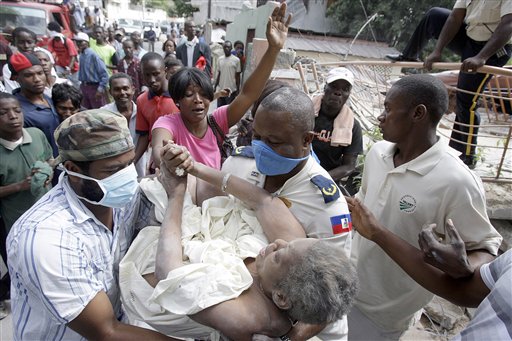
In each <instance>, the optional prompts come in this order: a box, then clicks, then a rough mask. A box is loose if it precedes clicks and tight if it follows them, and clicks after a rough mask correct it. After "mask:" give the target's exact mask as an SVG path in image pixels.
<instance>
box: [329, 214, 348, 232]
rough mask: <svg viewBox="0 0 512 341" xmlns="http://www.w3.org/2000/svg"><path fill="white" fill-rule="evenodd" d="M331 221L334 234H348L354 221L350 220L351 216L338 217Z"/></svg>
mask: <svg viewBox="0 0 512 341" xmlns="http://www.w3.org/2000/svg"><path fill="white" fill-rule="evenodd" d="M330 219H331V226H332V233H333V234H340V233H346V232H350V231H351V230H352V219H351V218H350V214H342V215H337V216H335V217H331V218H330Z"/></svg>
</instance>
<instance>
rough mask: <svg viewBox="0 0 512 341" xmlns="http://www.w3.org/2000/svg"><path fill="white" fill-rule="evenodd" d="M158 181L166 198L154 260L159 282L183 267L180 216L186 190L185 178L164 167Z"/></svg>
mask: <svg viewBox="0 0 512 341" xmlns="http://www.w3.org/2000/svg"><path fill="white" fill-rule="evenodd" d="M158 179H159V180H160V183H161V184H162V186H163V187H164V188H165V191H166V192H167V197H168V204H167V209H166V211H165V215H164V219H163V221H162V226H161V228H160V236H159V238H158V246H157V251H156V260H155V276H156V279H157V281H161V280H162V279H165V278H166V277H167V274H168V273H169V271H171V270H174V269H176V268H179V267H180V266H182V265H183V250H182V247H181V216H182V214H183V200H184V199H185V192H186V190H187V177H186V176H184V177H179V176H177V175H175V174H172V173H171V172H170V171H169V170H168V169H167V168H166V167H161V168H160V173H159V174H158Z"/></svg>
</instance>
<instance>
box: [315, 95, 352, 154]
mask: <svg viewBox="0 0 512 341" xmlns="http://www.w3.org/2000/svg"><path fill="white" fill-rule="evenodd" d="M322 98H324V95H323V94H322V95H319V96H315V97H313V98H312V99H311V100H312V101H313V105H314V107H315V116H318V113H319V112H320V107H321V106H322ZM353 127H354V112H353V111H352V109H350V107H349V106H348V105H347V104H346V103H345V104H344V105H343V107H342V108H341V110H340V112H339V113H338V115H337V116H336V118H335V119H334V123H333V127H332V132H331V146H333V147H339V146H342V147H346V146H350V144H351V143H352V128H353Z"/></svg>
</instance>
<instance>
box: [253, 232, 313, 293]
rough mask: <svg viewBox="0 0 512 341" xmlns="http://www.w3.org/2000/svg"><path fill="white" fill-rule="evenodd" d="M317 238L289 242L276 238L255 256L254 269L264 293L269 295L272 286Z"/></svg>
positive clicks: (286, 273)
mask: <svg viewBox="0 0 512 341" xmlns="http://www.w3.org/2000/svg"><path fill="white" fill-rule="evenodd" d="M317 241H318V240H317V239H314V238H300V239H295V240H293V241H291V242H286V241H284V240H282V239H276V241H275V242H273V243H270V244H269V245H267V246H266V247H265V248H263V249H261V251H260V253H259V254H258V255H257V256H256V270H257V271H258V276H259V280H260V284H261V288H262V289H263V291H264V292H265V294H266V295H267V296H269V297H271V293H272V290H273V288H274V287H275V285H276V284H277V283H279V282H280V281H281V280H282V279H283V278H285V277H286V276H287V275H288V271H289V269H290V267H291V266H292V265H295V264H296V263H297V262H298V261H300V259H301V257H302V256H303V255H304V254H305V253H306V252H307V250H308V249H309V248H310V247H311V246H312V245H313V244H314V243H316V242H317Z"/></svg>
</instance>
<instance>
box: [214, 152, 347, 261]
mask: <svg viewBox="0 0 512 341" xmlns="http://www.w3.org/2000/svg"><path fill="white" fill-rule="evenodd" d="M250 149H251V147H238V148H236V149H235V152H234V154H233V155H234V156H232V157H229V158H228V159H227V160H226V162H225V163H224V165H223V166H222V170H223V171H224V172H230V173H232V174H234V175H236V176H238V177H241V178H242V179H246V180H248V181H249V182H251V183H252V184H255V185H257V186H258V187H261V188H263V186H264V184H265V175H263V174H261V173H260V172H259V171H258V169H257V168H256V162H255V160H254V159H253V158H251V157H244V156H240V154H241V153H243V151H244V150H245V151H247V150H250ZM237 155H238V156H237ZM315 182H316V184H315ZM273 194H274V195H276V196H278V197H279V198H281V199H282V200H283V201H284V203H285V204H286V205H287V206H288V207H289V209H290V211H291V212H292V213H293V215H294V216H295V217H296V218H297V220H298V221H299V222H300V223H301V225H302V226H303V227H304V230H305V232H306V235H307V236H308V237H312V238H318V239H324V240H327V241H329V242H333V243H336V244H337V245H339V246H340V247H342V248H344V250H345V252H346V253H347V255H350V247H351V242H352V241H351V235H350V231H351V227H352V225H351V221H350V213H349V210H348V206H347V203H346V201H345V198H344V197H343V195H341V193H340V190H339V188H338V187H337V186H336V184H335V183H334V181H333V180H332V178H331V177H330V175H329V173H327V171H326V170H325V169H323V168H322V167H321V166H320V165H319V164H318V163H317V162H316V161H315V159H314V158H313V157H310V158H309V159H308V161H307V163H306V165H305V166H304V168H303V169H302V170H301V171H300V172H299V173H297V174H295V176H293V177H292V178H290V179H288V181H286V182H285V184H284V185H283V187H281V188H280V189H279V190H277V191H276V192H275V193H273Z"/></svg>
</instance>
